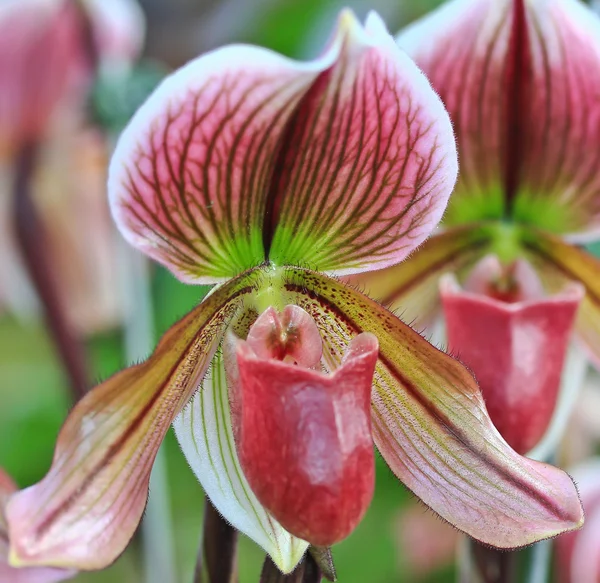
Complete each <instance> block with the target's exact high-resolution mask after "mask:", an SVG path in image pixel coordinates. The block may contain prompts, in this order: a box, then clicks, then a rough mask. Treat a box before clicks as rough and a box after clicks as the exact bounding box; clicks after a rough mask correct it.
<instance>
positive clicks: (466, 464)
mask: <svg viewBox="0 0 600 583" xmlns="http://www.w3.org/2000/svg"><path fill="white" fill-rule="evenodd" d="M285 289H286V290H288V292H289V293H290V298H294V300H295V303H297V304H298V305H299V306H301V307H302V308H303V309H305V310H306V311H307V312H308V313H310V314H311V315H312V316H313V318H314V319H315V321H316V322H317V324H318V325H319V327H320V329H321V331H322V334H323V335H324V342H325V345H326V346H325V348H326V351H325V354H327V352H329V355H330V356H329V358H330V360H331V362H332V364H333V365H334V366H335V364H336V363H338V362H339V360H340V359H341V357H342V354H343V351H344V347H345V346H346V345H347V343H348V342H349V341H350V339H351V338H352V337H353V336H354V335H355V334H357V333H360V332H362V331H367V332H372V333H374V334H376V335H377V338H378V340H379V354H380V358H379V363H378V365H377V369H376V375H375V386H374V392H373V398H372V416H373V436H374V439H375V443H376V445H377V447H378V448H379V451H380V452H381V454H382V455H383V457H384V458H385V460H386V461H387V463H388V464H389V466H390V468H391V469H392V470H393V472H394V473H395V474H396V476H398V478H400V479H401V480H402V481H403V482H404V483H405V484H406V485H407V486H408V487H409V488H410V489H411V490H412V491H413V492H414V493H415V494H416V495H417V496H419V497H420V498H421V499H422V500H423V501H424V502H425V503H426V504H427V505H428V506H430V507H431V508H432V509H433V510H435V512H437V513H438V514H439V515H440V516H442V517H443V518H444V519H446V520H448V521H449V522H450V523H451V524H453V525H454V526H456V527H457V528H459V529H460V530H462V531H464V532H466V533H467V534H469V535H470V536H472V537H474V538H477V539H478V540H481V541H482V542H484V543H486V544H489V545H493V546H496V547H500V548H512V547H517V546H522V545H526V544H529V543H532V542H534V541H536V540H540V539H543V538H547V537H550V536H554V535H556V534H559V533H561V532H564V531H566V530H572V529H574V528H578V527H579V526H580V525H581V523H582V521H583V515H582V509H581V504H580V502H579V498H578V496H577V491H576V490H575V486H574V485H573V482H572V481H571V479H570V478H569V476H568V475H567V474H565V473H564V472H562V471H561V470H559V469H557V468H554V467H552V466H549V465H547V464H542V463H539V462H534V461H532V460H529V459H527V458H524V457H521V456H520V455H518V454H517V453H515V452H514V451H513V450H512V449H511V448H510V447H509V446H508V444H507V443H506V442H505V441H504V440H503V439H502V438H501V436H500V434H499V433H498V432H497V430H496V429H495V428H494V426H493V424H492V423H491V421H490V418H489V416H488V414H487V411H486V409H485V405H484V402H483V398H482V396H481V393H480V391H479V388H478V387H477V384H476V383H475V381H474V379H473V377H472V376H471V375H470V373H469V372H468V371H467V370H466V369H465V368H464V367H463V366H462V365H461V364H460V363H459V362H457V361H455V360H454V359H452V358H450V357H449V356H447V355H445V354H444V353H442V352H440V351H439V350H437V349H436V348H434V347H433V346H431V345H430V344H428V343H427V342H426V341H425V340H424V339H423V338H422V337H421V336H420V335H419V334H417V333H416V332H414V331H413V330H412V329H411V328H409V327H408V326H406V325H404V324H402V323H401V322H400V321H399V320H398V319H397V318H395V317H394V316H393V315H392V314H391V313H390V312H388V311H387V310H385V309H384V308H382V307H381V306H380V305H378V304H377V303H375V302H374V301H372V300H370V299H369V298H367V297H365V296H363V295H362V294H359V293H358V292H356V291H354V290H352V289H351V288H349V287H347V286H344V285H343V284H341V283H339V282H337V281H334V280H332V279H329V278H327V277H325V276H323V275H319V274H316V273H314V272H310V271H306V270H301V269H291V268H290V269H287V270H286V272H285Z"/></svg>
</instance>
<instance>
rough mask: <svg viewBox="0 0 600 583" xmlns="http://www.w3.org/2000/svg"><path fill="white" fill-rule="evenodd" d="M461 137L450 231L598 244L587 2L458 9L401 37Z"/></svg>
mask: <svg viewBox="0 0 600 583" xmlns="http://www.w3.org/2000/svg"><path fill="white" fill-rule="evenodd" d="M432 39H433V41H432ZM397 40H398V43H399V44H400V46H401V47H402V48H404V49H406V50H407V52H408V53H409V55H411V56H412V57H413V58H414V59H415V60H416V62H417V64H418V65H419V66H420V67H421V68H422V69H423V70H424V72H425V73H426V74H427V75H428V77H429V78H430V80H431V83H432V85H433V87H434V88H435V89H436V90H437V91H438V92H439V94H440V96H441V97H442V100H443V101H444V103H445V105H446V107H447V108H448V111H449V113H450V116H451V118H452V120H453V122H454V127H455V130H456V133H457V138H458V144H459V152H460V159H461V174H460V178H459V185H458V188H457V191H456V194H455V196H454V197H453V199H452V201H451V205H450V209H449V213H448V215H447V217H446V219H447V222H448V223H456V222H464V221H471V220H482V219H484V218H501V217H502V216H503V215H504V214H510V215H511V216H513V217H514V218H515V219H516V220H518V221H520V222H525V223H528V224H532V225H535V226H537V227H539V228H543V229H546V230H549V231H553V232H556V233H561V234H573V233H575V234H576V235H575V236H576V238H578V239H579V240H582V239H586V238H589V237H594V236H598V235H600V175H599V174H598V172H596V169H597V166H598V163H599V156H600V154H599V153H598V152H599V151H600V148H599V146H600V102H599V101H598V99H597V94H598V92H599V91H600V19H599V18H598V17H597V16H596V15H595V14H594V13H593V12H592V11H591V10H590V9H589V8H587V7H586V6H585V5H584V4H583V3H582V2H579V1H578V0H452V1H451V2H448V3H447V4H445V5H444V6H443V7H442V8H440V9H439V10H438V11H436V12H435V13H433V14H431V15H430V16H428V17H426V18H425V19H423V20H422V21H420V22H418V23H416V24H414V25H412V26H411V27H409V28H408V29H407V30H406V31H404V32H403V33H401V34H400V35H399V37H398V39H397Z"/></svg>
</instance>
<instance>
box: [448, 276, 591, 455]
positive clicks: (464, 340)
mask: <svg viewBox="0 0 600 583" xmlns="http://www.w3.org/2000/svg"><path fill="white" fill-rule="evenodd" d="M517 282H518V280H517ZM440 288H441V295H442V304H443V307H444V316H445V321H446V332H447V335H448V346H449V350H450V351H451V352H452V354H456V355H458V356H459V358H460V360H461V362H463V363H464V364H465V365H467V366H468V367H469V368H470V369H471V370H472V371H473V373H474V375H475V378H476V379H477V382H478V383H479V386H480V388H481V392H482V393H483V397H484V399H485V404H486V407H487V410H488V412H489V414H490V417H491V419H492V421H493V422H494V425H495V426H496V428H497V429H498V431H499V432H500V433H501V434H502V437H504V439H506V441H507V442H508V443H509V444H510V446H511V447H512V448H514V449H515V450H516V451H517V452H519V453H522V454H524V453H526V452H528V451H530V450H531V449H532V448H533V447H534V446H535V445H537V443H538V442H539V440H540V439H541V438H542V436H543V435H544V433H545V432H546V429H547V428H548V424H549V422H550V420H551V418H552V415H553V413H554V410H555V407H556V400H557V396H558V390H559V387H560V381H561V375H562V371H563V364H564V362H565V356H566V351H567V348H568V345H569V341H570V338H571V332H572V329H573V326H574V323H575V315H576V313H577V308H578V307H579V303H580V302H581V300H582V299H583V296H584V289H583V286H580V285H577V284H573V285H572V286H568V287H567V288H566V289H565V290H564V291H563V292H562V293H560V294H557V295H555V296H552V297H549V298H543V299H533V300H528V301H527V300H523V301H517V302H515V303H505V302H503V301H501V300H498V299H495V298H494V297H489V296H487V295H483V294H477V293H472V292H470V291H462V290H461V289H460V288H459V287H458V284H457V283H456V280H455V279H454V278H453V277H452V276H448V277H447V278H444V279H443V280H442V282H441V284H440Z"/></svg>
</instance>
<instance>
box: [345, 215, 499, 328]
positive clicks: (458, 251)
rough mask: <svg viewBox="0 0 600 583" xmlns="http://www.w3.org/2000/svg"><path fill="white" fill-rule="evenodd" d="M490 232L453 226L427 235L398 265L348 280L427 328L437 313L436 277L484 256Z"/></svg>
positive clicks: (472, 262)
mask: <svg viewBox="0 0 600 583" xmlns="http://www.w3.org/2000/svg"><path fill="white" fill-rule="evenodd" d="M491 241H492V238H491V234H490V232H489V231H488V230H486V229H485V228H478V227H477V226H468V227H456V228H454V229H450V230H448V231H444V232H443V233H440V234H438V235H434V236H433V237H431V238H430V239H427V241H425V243H423V245H421V246H420V247H419V248H418V250H417V251H416V252H415V253H413V254H412V255H411V256H410V257H408V258H407V259H406V260H405V261H403V262H402V263H400V264H398V265H393V266H392V267H388V268H387V269H382V270H379V271H371V272H368V273H360V274H357V275H355V276H352V277H349V278H348V281H349V282H350V283H352V284H354V285H358V286H359V287H360V289H364V291H365V292H366V294H367V295H368V296H369V297H371V298H374V299H376V300H378V301H379V302H381V303H382V304H383V305H385V306H386V307H388V308H389V309H391V310H395V311H396V310H397V311H398V312H399V313H400V315H401V316H402V319H403V320H404V321H405V322H411V325H412V326H414V327H416V328H417V329H421V328H426V327H427V326H428V325H429V324H431V323H432V322H433V321H434V320H435V317H436V316H437V315H438V312H439V307H440V298H439V290H438V280H439V278H440V276H441V275H443V274H444V273H448V272H458V273H462V272H464V271H465V270H466V269H468V268H469V267H470V266H471V265H473V264H475V262H476V261H477V260H478V259H479V258H480V257H481V256H483V255H484V254H485V253H486V251H487V249H488V248H489V244H490V243H491Z"/></svg>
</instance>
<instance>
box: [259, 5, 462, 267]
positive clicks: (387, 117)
mask: <svg viewBox="0 0 600 583" xmlns="http://www.w3.org/2000/svg"><path fill="white" fill-rule="evenodd" d="M348 28H349V33H348V36H347V37H346V38H345V39H344V47H343V49H342V50H341V53H340V58H339V59H338V60H337V61H336V63H335V65H334V66H333V67H331V68H330V69H328V70H327V71H326V72H325V73H323V74H322V75H321V76H320V77H319V79H318V80H317V81H316V82H315V83H314V84H313V86H312V87H311V89H310V91H309V92H308V93H307V94H306V96H305V97H304V99H303V100H302V102H301V103H300V104H299V106H298V108H297V110H296V111H295V113H294V116H293V118H292V120H291V122H290V124H289V127H288V133H287V137H286V142H285V146H284V148H283V152H282V153H281V155H280V166H279V171H280V172H279V173H278V175H277V176H276V177H275V181H274V190H275V192H276V193H277V194H276V196H278V197H280V199H281V202H280V203H279V205H280V211H279V213H280V214H279V217H278V221H277V224H276V227H275V233H274V237H273V242H272V245H271V248H270V251H269V256H270V258H271V259H272V260H273V261H274V262H275V263H276V264H279V265H281V264H292V265H301V264H308V265H310V266H312V267H313V268H315V269H318V270H319V271H329V272H336V273H338V274H347V273H356V272H359V271H365V270H369V269H377V268H383V267H386V266H388V265H392V264H394V263H398V262H399V261H401V260H402V259H404V258H405V257H406V256H407V255H408V254H409V253H410V252H411V251H412V250H413V249H415V247H417V245H419V244H420V243H421V242H423V240H424V239H425V238H426V237H427V236H428V235H429V234H430V233H431V231H432V230H433V228H434V227H435V226H436V225H437V223H438V222H439V220H440V219H441V216H442V213H443V211H444V209H445V207H446V203H447V200H448V197H449V195H450V192H451V191H452V188H453V186H454V182H455V179H456V172H457V166H456V150H455V144H454V137H453V133H452V128H451V126H450V123H449V119H448V116H447V114H446V112H445V111H444V109H443V107H442V105H441V103H440V101H439V99H438V98H437V96H436V95H435V94H434V93H433V91H432V90H431V88H430V86H429V83H428V82H427V80H426V79H425V77H424V76H423V75H422V73H421V72H420V71H419V70H418V69H417V68H416V67H415V65H414V63H413V62H412V61H411V60H410V59H408V58H407V57H406V55H405V54H404V53H403V52H401V51H399V50H398V48H397V47H396V46H395V44H394V42H393V39H392V38H391V37H390V36H389V34H388V33H387V31H386V29H385V26H384V24H383V23H382V21H381V20H380V18H379V17H378V16H377V15H375V14H371V15H370V16H369V17H368V19H367V22H366V25H365V28H364V30H363V29H361V28H360V27H359V26H357V25H354V26H352V27H351V28H350V26H349V27H348ZM275 206H276V208H279V206H278V204H277V203H276V205H275Z"/></svg>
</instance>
